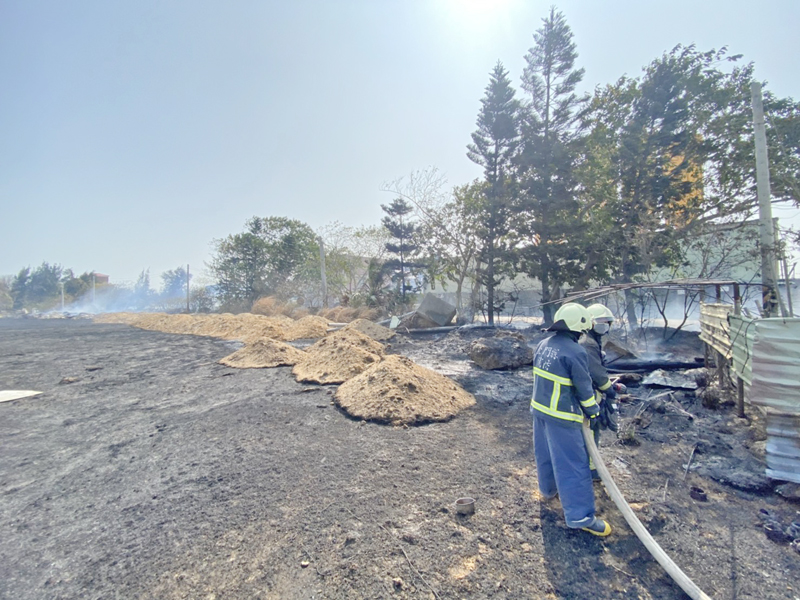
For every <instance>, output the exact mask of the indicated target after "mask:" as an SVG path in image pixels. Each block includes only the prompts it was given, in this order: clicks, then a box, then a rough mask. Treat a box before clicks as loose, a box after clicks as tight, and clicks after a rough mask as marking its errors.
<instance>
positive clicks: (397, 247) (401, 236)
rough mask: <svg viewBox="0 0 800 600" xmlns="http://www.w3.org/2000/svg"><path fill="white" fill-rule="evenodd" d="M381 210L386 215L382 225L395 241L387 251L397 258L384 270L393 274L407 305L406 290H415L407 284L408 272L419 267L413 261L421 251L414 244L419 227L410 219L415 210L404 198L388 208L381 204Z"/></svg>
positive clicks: (385, 264) (393, 202)
mask: <svg viewBox="0 0 800 600" xmlns="http://www.w3.org/2000/svg"><path fill="white" fill-rule="evenodd" d="M381 208H382V209H383V212H385V213H386V216H385V217H383V219H382V220H381V223H382V224H383V226H384V227H385V228H386V229H387V231H388V232H389V235H390V236H391V238H392V240H394V241H390V242H387V243H386V250H387V251H388V252H390V253H392V254H394V255H396V256H397V258H393V259H390V260H387V261H386V262H385V263H384V268H385V269H386V270H388V271H390V272H392V280H393V281H396V282H397V289H398V292H399V293H400V298H401V303H402V304H403V305H405V303H406V290H412V289H413V288H412V287H411V286H408V285H407V284H406V274H407V273H406V270H407V269H410V268H414V267H417V266H419V265H418V264H417V263H415V262H413V261H411V259H412V258H413V257H414V256H415V255H416V253H417V251H418V250H419V245H417V244H416V243H415V242H414V234H415V233H416V231H417V225H416V223H413V222H412V221H410V219H409V215H410V214H411V213H412V212H413V210H414V208H413V207H412V206H411V204H409V203H408V202H406V201H405V200H404V199H403V198H395V199H394V200H392V203H391V204H389V205H388V206H387V205H385V204H381Z"/></svg>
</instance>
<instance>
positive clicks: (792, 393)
mask: <svg viewBox="0 0 800 600" xmlns="http://www.w3.org/2000/svg"><path fill="white" fill-rule="evenodd" d="M732 312H733V306H731V305H726V304H702V305H701V307H700V328H701V333H700V338H701V339H702V340H703V342H705V343H706V344H708V345H709V346H710V347H712V348H713V349H714V350H716V351H717V352H719V353H720V354H722V355H723V356H724V357H725V358H727V359H729V360H732V364H733V369H734V371H735V373H736V376H737V377H739V378H741V379H742V380H743V381H744V382H745V383H746V384H747V385H746V395H747V398H748V399H749V401H750V402H751V403H752V404H755V405H758V406H762V407H764V409H765V411H766V413H767V476H769V477H772V478H773V479H780V480H785V481H793V482H795V483H800V318H792V319H783V318H772V319H749V318H747V317H743V316H741V315H734V314H731V313H732Z"/></svg>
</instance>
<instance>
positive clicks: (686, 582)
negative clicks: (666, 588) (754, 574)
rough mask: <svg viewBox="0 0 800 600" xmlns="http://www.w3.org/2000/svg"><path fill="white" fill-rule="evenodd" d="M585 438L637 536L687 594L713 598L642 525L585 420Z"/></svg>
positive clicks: (702, 599)
mask: <svg viewBox="0 0 800 600" xmlns="http://www.w3.org/2000/svg"><path fill="white" fill-rule="evenodd" d="M583 439H584V440H586V447H587V448H588V449H589V455H590V456H591V457H592V460H593V461H594V466H595V468H596V469H597V472H598V473H600V478H601V479H602V480H603V484H604V485H605V486H606V489H607V490H608V493H609V494H610V495H611V499H612V500H613V501H614V504H616V505H617V508H618V509H619V511H620V512H621V513H622V516H623V517H625V520H626V521H627V522H628V525H630V526H631V529H633V532H634V533H635V534H636V537H638V538H639V540H640V541H641V542H642V544H644V546H645V548H647V550H648V551H649V552H650V554H652V555H653V558H655V559H656V560H657V561H658V564H660V565H661V566H662V567H663V568H664V570H665V571H666V572H667V573H668V574H669V576H670V577H672V579H673V580H675V583H677V584H678V585H679V586H680V587H681V589H682V590H683V591H684V592H686V594H687V595H688V596H689V597H690V598H693V600H711V598H710V597H709V596H707V595H706V594H705V593H704V592H703V590H701V589H700V588H699V587H697V585H695V583H694V582H693V581H692V580H691V579H689V577H688V576H687V575H686V573H684V572H683V571H681V568H680V567H679V566H678V565H676V564H675V562H674V561H673V560H672V559H671V558H670V557H669V556H668V555H667V553H666V552H664V550H663V549H662V548H661V546H659V545H658V543H657V542H656V541H655V540H654V539H653V536H652V535H650V532H649V531H647V529H645V527H644V525H642V523H641V521H639V518H638V517H637V516H636V514H635V513H634V512H633V509H631V507H630V506H628V503H627V502H626V500H625V497H624V496H623V495H622V492H620V491H619V488H618V487H617V484H616V483H614V480H613V479H611V473H609V471H608V468H607V467H606V465H605V463H604V462H603V458H602V457H601V456H600V452H599V451H598V449H597V446H596V445H595V443H594V435H593V434H592V430H591V429H590V428H589V422H588V421H587V420H584V422H583Z"/></svg>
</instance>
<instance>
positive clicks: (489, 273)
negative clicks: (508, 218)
mask: <svg viewBox="0 0 800 600" xmlns="http://www.w3.org/2000/svg"><path fill="white" fill-rule="evenodd" d="M486 301H487V303H488V306H487V309H486V313H487V315H488V317H489V325H494V235H493V234H492V237H491V239H490V240H489V252H488V264H487V265H486Z"/></svg>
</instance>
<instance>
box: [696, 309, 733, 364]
mask: <svg viewBox="0 0 800 600" xmlns="http://www.w3.org/2000/svg"><path fill="white" fill-rule="evenodd" d="M732 312H733V306H732V305H730V304H706V303H701V304H700V339H701V340H703V341H704V342H705V343H706V344H707V345H709V346H711V347H712V348H713V349H714V350H716V351H717V352H719V353H720V354H722V356H724V357H725V358H726V359H728V360H730V358H731V336H730V333H729V332H730V326H729V325H728V315H730V314H731V313H732Z"/></svg>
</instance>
